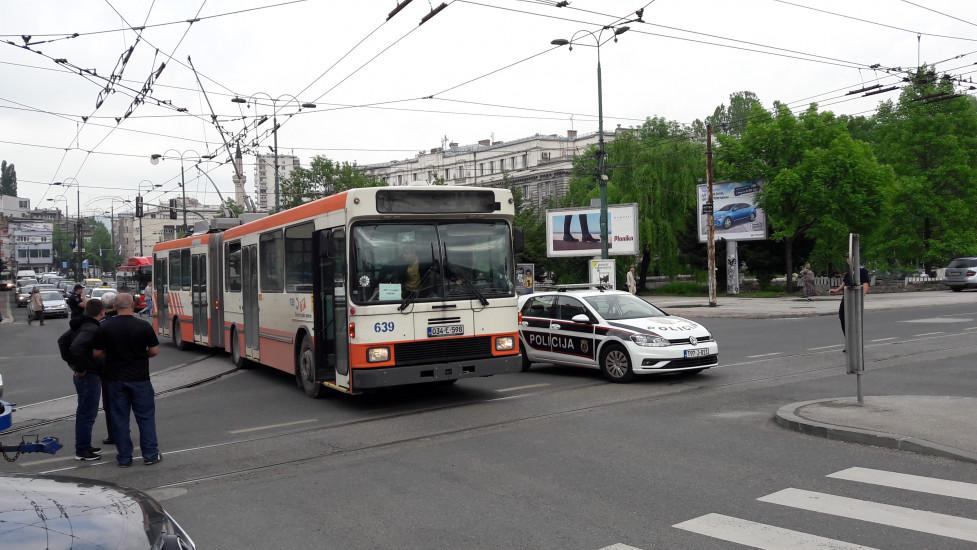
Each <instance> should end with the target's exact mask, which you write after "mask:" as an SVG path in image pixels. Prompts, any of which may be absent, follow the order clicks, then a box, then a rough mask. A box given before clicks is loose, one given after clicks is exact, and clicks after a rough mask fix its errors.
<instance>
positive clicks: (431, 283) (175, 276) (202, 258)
mask: <svg viewBox="0 0 977 550" xmlns="http://www.w3.org/2000/svg"><path fill="white" fill-rule="evenodd" d="M512 203H513V199H512V194H511V193H510V192H509V191H508V190H506V189H481V188H472V187H447V186H438V187H399V188H390V187H380V188H365V189H352V190H349V191H346V192H343V193H338V194H336V195H331V196H328V197H325V198H322V199H319V200H316V201H313V202H310V203H307V204H303V205H301V206H298V207H295V208H291V209H289V210H285V211H282V212H279V213H276V214H271V215H268V216H266V217H263V218H258V219H256V220H254V221H251V222H249V223H244V224H241V225H238V226H236V227H232V228H230V229H227V230H225V231H223V232H220V231H212V232H209V233H202V234H195V235H192V236H190V237H186V238H182V239H176V240H172V241H167V242H163V243H159V244H157V245H156V246H155V247H154V248H153V261H154V277H155V292H156V296H155V297H154V299H155V304H157V306H156V316H155V318H154V324H155V326H156V330H157V331H158V333H159V334H160V335H161V336H164V337H169V338H172V340H173V343H174V344H175V345H176V347H178V348H180V349H183V348H184V347H185V346H186V345H187V344H189V343H193V344H197V345H200V346H206V347H212V348H222V349H224V350H225V351H227V352H228V353H230V355H231V359H232V361H233V362H234V363H235V364H237V365H239V366H242V367H243V366H245V365H247V364H248V363H260V364H262V365H267V366H269V367H272V368H276V369H279V370H281V371H284V372H287V373H290V374H294V375H295V379H296V382H297V384H298V385H299V387H301V388H302V389H303V390H304V391H305V393H306V394H308V395H309V396H312V397H317V396H319V395H320V394H321V393H322V392H323V391H324V389H325V388H332V389H335V390H339V391H342V392H346V393H355V392H358V391H360V390H364V389H369V388H378V387H384V386H396V385H404V384H416V383H430V382H437V383H452V382H455V381H457V380H458V379H461V378H469V377H478V376H490V375H493V374H500V373H505V372H515V371H518V370H520V368H521V360H520V355H519V348H518V346H519V338H518V336H517V330H518V319H517V317H518V311H517V308H516V295H515V285H514V267H513V246H514V244H515V246H521V235H519V234H516V238H515V243H514V239H513V234H514V233H513V230H512V219H513V213H514V209H513V204H512Z"/></svg>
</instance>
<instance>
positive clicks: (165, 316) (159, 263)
mask: <svg viewBox="0 0 977 550" xmlns="http://www.w3.org/2000/svg"><path fill="white" fill-rule="evenodd" d="M168 268H169V265H168V262H167V261H166V256H163V257H157V258H156V266H155V267H154V268H153V273H154V274H155V276H156V282H155V284H154V285H153V287H154V288H155V289H156V296H155V297H153V303H154V304H155V308H156V325H157V331H158V332H159V334H160V335H161V336H169V335H170V315H169V312H170V304H169V301H170V290H169V275H170V272H169V269H168Z"/></svg>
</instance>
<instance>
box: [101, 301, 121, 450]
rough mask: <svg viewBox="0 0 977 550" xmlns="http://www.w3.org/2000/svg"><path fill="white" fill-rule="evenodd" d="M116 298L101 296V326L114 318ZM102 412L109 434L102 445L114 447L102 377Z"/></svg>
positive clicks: (106, 383)
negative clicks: (103, 313)
mask: <svg viewBox="0 0 977 550" xmlns="http://www.w3.org/2000/svg"><path fill="white" fill-rule="evenodd" d="M116 296H118V294H116V293H115V292H106V293H105V294H102V298H101V300H102V306H103V307H104V308H105V315H104V316H103V317H104V318H103V319H102V322H101V324H103V325H104V324H105V323H108V322H109V321H111V320H112V319H114V318H115V315H116V311H115V298H116ZM102 410H103V411H105V433H107V434H109V436H108V437H106V438H105V439H103V440H102V445H115V438H114V437H112V406H111V404H110V403H109V381H108V379H106V378H105V377H104V376H103V377H102Z"/></svg>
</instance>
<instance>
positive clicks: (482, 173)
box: [478, 162, 485, 176]
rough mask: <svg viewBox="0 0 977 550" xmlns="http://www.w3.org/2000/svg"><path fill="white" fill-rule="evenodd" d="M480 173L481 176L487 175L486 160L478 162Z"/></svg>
mask: <svg viewBox="0 0 977 550" xmlns="http://www.w3.org/2000/svg"><path fill="white" fill-rule="evenodd" d="M478 175H479V176H484V175H485V163H484V162H479V163H478Z"/></svg>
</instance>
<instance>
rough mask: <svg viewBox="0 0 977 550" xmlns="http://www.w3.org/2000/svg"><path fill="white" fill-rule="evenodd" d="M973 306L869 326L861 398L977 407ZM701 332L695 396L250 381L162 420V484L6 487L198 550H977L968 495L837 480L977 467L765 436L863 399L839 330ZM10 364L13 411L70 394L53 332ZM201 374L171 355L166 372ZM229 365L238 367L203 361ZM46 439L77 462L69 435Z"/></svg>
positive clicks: (740, 323) (611, 389) (784, 325)
mask: <svg viewBox="0 0 977 550" xmlns="http://www.w3.org/2000/svg"><path fill="white" fill-rule="evenodd" d="M964 299H965V300H966V301H967V302H974V303H966V304H962V305H960V306H953V307H931V308H921V309H916V310H892V311H887V312H879V313H877V314H872V315H869V316H867V318H866V344H868V346H867V350H866V351H867V361H866V362H867V366H868V373H867V375H866V376H865V385H866V391H867V393H868V394H870V395H873V394H874V395H887V394H924V395H925V394H930V395H965V396H977V377H974V376H973V364H974V361H973V359H972V357H973V353H974V351H975V349H977V322H975V319H977V300H972V299H971V298H970V296H969V295H966V296H965V297H964V298H963V299H962V301H963V300H964ZM675 313H679V314H680V313H681V312H678V311H676V312H675ZM702 322H703V324H705V325H706V326H707V327H709V328H710V329H711V330H712V331H713V333H714V334H715V335H716V336H717V338H718V340H719V345H720V357H721V360H722V365H723V366H722V368H717V369H712V370H710V371H707V372H706V373H703V374H701V375H698V376H660V377H653V378H645V379H641V380H639V381H638V382H636V383H634V384H630V385H614V384H607V383H605V382H604V381H603V380H602V379H601V378H600V377H599V376H598V375H597V373H596V372H590V371H585V370H576V369H570V368H561V367H552V366H543V365H540V366H537V367H536V368H534V369H533V370H532V371H530V372H528V373H520V374H514V375H506V376H498V377H493V378H487V379H478V380H467V381H463V382H460V383H459V384H457V385H456V386H454V387H451V388H424V387H420V388H404V389H397V390H391V391H386V392H381V393H378V394H375V395H367V396H359V397H346V396H342V395H339V394H336V395H331V396H329V397H327V398H325V399H320V400H311V399H308V398H306V397H304V395H303V394H302V393H301V392H300V391H299V390H297V389H296V388H295V385H294V382H293V380H292V379H291V378H290V377H288V376H285V375H281V374H279V373H276V372H272V371H270V370H268V369H263V368H258V369H251V370H246V371H237V372H235V373H233V374H231V375H228V376H224V377H223V378H220V379H219V380H217V381H214V382H211V383H208V384H204V385H200V386H196V387H193V388H188V389H185V390H181V391H176V392H172V393H169V394H167V395H166V396H165V397H162V398H160V399H159V400H158V403H157V407H158V414H159V419H158V424H159V432H160V443H161V447H162V449H163V452H164V455H165V460H164V462H163V463H161V464H159V465H156V466H152V467H144V466H142V465H141V464H137V466H136V467H134V468H131V469H129V470H120V469H118V468H116V467H115V466H114V463H113V462H112V461H111V460H110V458H111V454H110V453H107V454H106V457H107V458H109V460H107V461H106V462H104V463H94V464H93V463H85V464H80V463H77V462H75V461H73V460H72V459H71V456H70V453H68V454H64V452H62V453H61V456H56V457H46V456H45V457H36V456H25V457H23V458H21V459H20V460H19V461H18V462H17V463H16V464H14V465H5V470H6V471H21V472H58V473H63V474H69V475H77V476H83V477H91V478H98V479H105V480H111V481H116V482H119V483H122V484H125V485H130V486H134V487H137V488H141V489H147V490H150V492H151V493H152V494H154V495H155V496H157V497H158V498H160V499H161V500H162V501H163V504H164V506H166V507H167V509H168V510H169V511H170V512H171V513H172V514H173V515H174V516H175V517H177V519H179V520H180V521H181V523H182V524H183V525H184V527H186V528H187V529H188V531H189V532H190V533H191V534H192V535H193V536H194V538H195V540H196V541H197V543H198V545H199V546H200V547H202V548H227V549H230V548H262V547H267V548H580V549H599V548H605V547H608V546H612V545H615V544H622V545H629V546H631V547H633V548H640V549H643V550H649V549H660V548H704V549H712V548H717V549H718V548H730V547H734V546H735V545H734V544H732V543H731V542H730V541H732V540H740V542H743V540H750V539H743V538H742V537H749V536H761V535H762V536H767V537H769V536H777V537H781V538H780V539H778V540H780V541H781V544H786V543H784V541H787V540H789V541H793V542H792V543H790V544H787V545H786V547H791V548H801V547H802V543H807V544H813V543H816V542H818V541H817V540H816V539H812V538H811V537H812V536H819V537H825V538H828V539H833V540H836V541H845V542H847V543H850V544H859V545H862V546H864V547H869V548H896V549H900V548H904V549H910V548H912V549H918V548H941V549H942V548H946V549H955V548H973V546H974V544H975V543H977V522H975V521H974V519H973V518H977V504H975V502H977V485H969V486H968V485H964V486H960V487H964V488H965V490H972V491H973V492H972V495H973V498H961V497H948V496H944V495H941V494H935V493H939V491H936V490H935V489H932V487H935V486H939V485H940V484H939V483H938V482H933V481H930V482H928V483H926V484H924V485H925V487H930V489H929V490H930V491H931V492H925V490H916V491H908V490H904V489H897V488H891V487H884V486H880V485H877V484H870V483H865V482H859V481H851V480H845V479H838V478H835V477H827V476H829V475H831V474H836V473H838V472H844V471H847V470H848V469H849V468H853V467H860V468H868V469H872V470H878V471H881V472H883V473H881V474H875V475H876V477H878V476H882V477H885V476H891V474H886V473H885V472H897V473H903V474H915V475H918V476H925V477H926V478H937V479H943V480H952V481H957V482H964V483H970V484H977V472H975V471H974V469H973V467H972V465H968V464H964V463H958V462H955V461H952V460H945V459H937V458H932V457H925V456H921V455H915V454H911V453H906V452H897V451H890V450H884V449H878V448H872V447H864V446H859V445H853V444H847V443H841V442H833V441H827V440H824V439H818V438H813V437H809V436H805V435H802V434H798V433H795V432H790V431H786V430H783V429H781V428H779V427H777V426H776V425H775V424H774V423H773V421H772V416H773V413H774V412H775V411H776V409H777V408H779V407H780V406H782V405H784V404H786V403H790V402H794V401H802V400H808V399H817V398H822V397H833V396H843V395H851V394H852V393H853V392H854V380H853V379H852V378H851V377H849V376H846V375H844V374H843V373H844V356H843V354H842V353H840V351H839V350H840V345H841V344H842V340H841V333H840V329H839V328H838V321H837V318H836V317H814V318H803V319H780V320H746V319H737V320H729V319H708V320H702ZM48 328H49V327H47V326H45V330H47V329H48ZM51 328H54V327H53V326H52V327H51ZM52 334H53V335H54V337H55V338H56V336H57V334H60V329H58V330H55V331H53V332H52ZM0 342H3V344H2V346H3V347H2V349H0V356H2V357H4V358H5V359H0V372H3V374H4V381H5V384H6V386H7V389H6V394H5V397H6V398H8V399H11V400H14V401H19V402H21V403H29V402H31V399H32V398H37V399H46V398H47V399H49V398H51V397H56V396H58V395H64V393H62V394H58V391H59V390H61V388H62V387H67V388H68V390H67V393H68V394H70V388H71V386H70V379H69V377H68V373H67V367H65V366H64V365H63V364H61V363H60V360H59V359H58V358H57V357H56V354H57V352H56V350H55V349H51V351H50V352H47V353H49V354H53V355H54V356H53V357H51V358H49V359H45V360H42V358H40V357H37V356H36V355H35V354H37V350H45V349H46V348H44V346H45V345H48V346H50V345H53V342H52V343H51V344H45V337H44V336H43V333H42V332H41V329H39V327H36V326H34V327H26V326H20V325H19V324H15V325H9V324H4V325H2V326H0ZM48 349H49V348H48ZM192 353H193V352H187V353H179V352H176V351H175V350H174V349H172V347H171V346H169V345H168V344H167V345H164V352H163V354H161V356H160V357H159V358H157V360H154V361H155V363H154V369H159V368H163V367H164V364H163V361H168V363H166V364H167V365H173V364H178V363H180V362H183V361H188V360H190V359H191V358H193V357H196V355H193V354H192ZM195 353H197V354H199V353H200V352H195ZM18 354H19V355H18ZM39 355H44V354H39ZM8 357H18V358H25V357H27V358H29V359H26V360H25V359H16V360H14V359H6V358H8ZM217 360H222V361H223V360H227V359H226V358H224V357H215V358H213V359H207V361H217ZM8 371H10V372H11V373H16V374H15V375H14V376H13V378H11V375H10V374H8ZM61 378H63V379H64V380H63V386H60V385H59V384H62V382H61V381H60V379H61ZM22 381H23V382H22ZM27 382H29V384H28V383H27ZM22 383H23V384H26V385H27V388H26V389H25V388H21V387H20V385H21V384H22ZM62 391H63V390H62ZM975 412H977V411H975ZM98 429H100V426H99V424H98V423H97V424H96V430H98ZM41 431H42V432H43V433H44V434H51V435H56V436H59V437H61V438H62V439H63V440H64V441H65V443H67V444H68V445H69V450H70V443H71V441H72V439H73V436H72V435H71V434H72V424H71V423H70V422H59V423H56V424H51V425H48V426H44V428H43V429H42V430H41ZM96 436H101V434H99V433H96ZM840 475H842V477H844V476H845V474H840ZM849 477H850V476H849ZM934 491H935V493H934ZM812 492H813V493H812ZM761 499H762V500H761ZM812 502H814V503H818V502H820V503H827V506H826V509H822V510H812V509H811V508H812V506H813V505H812V504H811V503H812ZM880 505H883V506H880ZM885 505H887V506H885ZM894 507H898V508H894ZM907 509H908V510H909V511H908V512H907V511H906V510H907ZM920 511H926V512H935V513H939V514H945V515H947V516H952V517H951V518H950V519H947V518H943V517H937V516H931V515H930V516H927V515H926V514H920V513H918V512H920ZM839 514H840V515H839ZM892 518H898V521H895V520H892ZM953 518H964V519H963V520H955V519H953ZM967 518H970V519H969V522H970V523H967V521H968V520H967ZM937 520H938V521H937ZM887 521H888V524H887V523H886V522H887ZM750 522H752V523H750ZM676 524H680V525H681V528H680V527H674V525H676ZM933 525H940V526H942V527H940V528H937V529H934V528H933V527H932V526H933ZM951 527H952V528H953V529H951ZM778 529H781V530H790V532H785V531H778ZM940 529H942V531H941V530H940ZM954 529H955V530H954ZM968 529H969V531H968ZM933 530H936V531H939V532H938V533H933V532H927V531H933ZM703 533H712V535H714V536H709V535H707V534H703ZM757 533H760V534H761V535H758V534H757ZM771 533H772V534H771ZM968 533H969V535H968ZM948 535H949V536H948ZM967 536H972V537H975V538H974V539H967V538H966V537H967ZM717 537H718V538H717ZM737 537H739V538H737ZM783 537H786V538H783ZM791 537H793V538H791ZM953 537H957V538H953ZM961 537H963V538H961ZM812 541H813V542H812ZM822 542H823V541H822ZM838 547H842V548H849V547H851V546H838ZM617 548H620V549H624V548H625V547H624V546H619V547H617ZM851 548H853V547H851Z"/></svg>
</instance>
